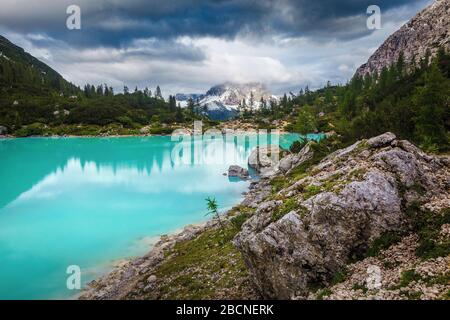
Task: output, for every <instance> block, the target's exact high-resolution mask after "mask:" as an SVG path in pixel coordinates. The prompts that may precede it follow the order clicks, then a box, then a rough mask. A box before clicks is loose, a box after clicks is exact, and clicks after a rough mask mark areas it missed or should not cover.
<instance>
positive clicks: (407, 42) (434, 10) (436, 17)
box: [356, 0, 450, 75]
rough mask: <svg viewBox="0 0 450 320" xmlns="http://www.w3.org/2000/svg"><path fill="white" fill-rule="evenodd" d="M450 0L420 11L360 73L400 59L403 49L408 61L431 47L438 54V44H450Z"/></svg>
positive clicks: (374, 55) (439, 0) (385, 43)
mask: <svg viewBox="0 0 450 320" xmlns="http://www.w3.org/2000/svg"><path fill="white" fill-rule="evenodd" d="M449 17H450V0H435V1H434V3H433V4H432V5H431V6H429V7H428V8H426V9H425V10H423V11H422V12H420V13H419V14H417V15H416V16H415V17H414V18H413V19H411V21H409V22H408V23H407V24H406V25H404V26H403V27H402V28H401V29H400V30H398V31H397V32H395V33H394V34H393V35H391V36H390V37H389V38H388V39H387V40H386V41H385V42H384V43H383V45H382V46H381V47H380V48H378V50H377V51H376V52H375V53H374V54H373V55H372V56H371V57H370V58H369V60H368V62H367V63H366V64H364V65H362V66H361V67H360V68H359V69H358V71H357V72H356V74H357V75H365V74H366V73H373V72H380V71H381V70H382V69H383V67H389V66H390V65H391V64H392V63H394V62H396V61H397V60H398V58H399V55H400V53H401V52H403V54H404V58H405V61H406V62H411V61H412V59H415V62H419V60H420V59H422V58H423V57H425V54H426V51H427V49H430V50H431V54H432V55H435V54H436V52H437V50H438V48H439V47H440V46H442V47H447V48H449V47H450V18H449Z"/></svg>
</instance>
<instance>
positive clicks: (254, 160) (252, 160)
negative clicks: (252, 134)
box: [248, 145, 284, 176]
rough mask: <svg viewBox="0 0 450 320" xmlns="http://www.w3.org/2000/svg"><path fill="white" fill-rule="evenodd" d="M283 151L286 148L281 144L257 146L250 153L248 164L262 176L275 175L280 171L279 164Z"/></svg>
mask: <svg viewBox="0 0 450 320" xmlns="http://www.w3.org/2000/svg"><path fill="white" fill-rule="evenodd" d="M283 153H284V150H283V149H282V148H281V147H280V146H275V145H268V146H262V147H256V148H255V149H253V150H252V152H251V153H250V156H249V158H248V165H249V167H251V168H253V169H254V170H255V171H256V172H258V173H260V174H261V175H262V176H273V175H274V174H276V173H277V172H278V164H279V162H280V160H281V158H282V157H283Z"/></svg>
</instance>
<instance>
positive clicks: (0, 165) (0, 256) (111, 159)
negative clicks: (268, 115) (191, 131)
mask: <svg viewBox="0 0 450 320" xmlns="http://www.w3.org/2000/svg"><path fill="white" fill-rule="evenodd" d="M272 138H274V137H272ZM277 138H278V137H277ZM312 138H319V136H312ZM296 139H298V136H297V135H292V134H289V135H282V136H280V137H279V141H280V145H281V146H282V147H284V148H287V147H289V146H290V144H291V143H292V142H293V141H295V140H296ZM269 140H270V139H269ZM269 142H270V141H269ZM265 143H266V142H260V144H265ZM186 144H188V145H189V146H190V150H191V149H192V150H194V149H195V148H196V147H201V148H200V149H199V150H201V151H200V155H201V156H202V159H203V162H201V161H200V162H199V161H197V160H196V159H195V157H196V155H198V154H196V153H195V152H192V154H187V153H186V152H185V151H180V146H185V147H186ZM253 147H254V145H252V143H251V142H248V141H247V142H245V141H244V142H242V141H241V142H239V141H227V142H226V143H224V142H223V141H222V140H221V139H214V140H208V141H196V142H193V143H190V142H186V141H184V142H183V141H181V142H180V141H171V137H122V138H27V139H1V140H0V183H1V187H0V188H1V189H0V190H1V192H0V299H70V298H71V297H74V296H75V295H76V294H77V293H78V291H77V290H69V289H67V287H66V280H67V277H68V276H69V275H68V274H67V273H66V270H67V267H68V266H70V265H78V266H80V268H81V271H82V284H83V285H85V284H86V283H87V282H89V281H91V280H93V279H94V278H96V277H98V276H101V275H102V274H104V273H105V272H108V271H109V270H111V267H112V265H113V263H114V262H115V261H117V260H119V259H124V258H130V257H134V256H138V255H142V254H144V253H146V252H147V251H148V250H149V249H150V248H151V245H152V243H154V242H155V241H156V239H157V238H158V236H160V235H162V234H167V233H170V232H174V231H177V230H179V229H181V228H182V227H183V226H185V225H187V224H193V223H200V222H203V221H205V220H207V219H209V217H207V216H205V214H206V212H207V210H206V208H205V198H207V197H215V198H216V199H217V201H218V203H219V206H220V209H221V211H224V210H226V209H228V208H230V207H232V206H233V205H235V204H237V203H238V202H239V201H240V200H241V199H242V197H243V196H242V192H244V191H246V189H247V187H248V185H249V182H248V181H236V180H230V179H229V178H228V177H227V176H224V175H223V173H224V172H227V169H228V167H229V166H230V165H232V164H237V165H241V166H244V167H246V166H247V158H248V156H249V154H250V152H251V149H252V148H253Z"/></svg>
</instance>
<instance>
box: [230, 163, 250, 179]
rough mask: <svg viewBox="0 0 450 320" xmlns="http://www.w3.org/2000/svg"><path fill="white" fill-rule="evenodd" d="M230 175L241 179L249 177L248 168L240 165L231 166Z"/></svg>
mask: <svg viewBox="0 0 450 320" xmlns="http://www.w3.org/2000/svg"><path fill="white" fill-rule="evenodd" d="M228 176H229V177H236V178H240V179H248V177H249V173H248V170H247V169H244V168H242V167H240V166H236V165H233V166H230V168H228Z"/></svg>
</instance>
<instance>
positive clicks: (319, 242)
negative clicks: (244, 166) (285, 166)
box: [234, 133, 450, 299]
mask: <svg viewBox="0 0 450 320" xmlns="http://www.w3.org/2000/svg"><path fill="white" fill-rule="evenodd" d="M301 164H302V163H298V164H297V166H298V165H301ZM449 169H450V167H449V159H448V158H446V157H436V156H430V155H427V154H425V153H423V152H422V151H421V150H420V149H418V148H416V147H415V146H414V145H412V144H411V143H409V142H407V141H401V140H397V139H396V137H395V135H393V134H391V133H387V134H384V135H382V136H379V137H375V138H372V139H369V140H363V141H358V142H357V143H355V144H353V145H352V146H350V147H348V148H346V149H343V150H339V151H337V152H335V153H333V154H331V155H329V156H328V157H326V158H325V159H324V160H322V161H321V162H320V163H319V164H317V165H316V166H312V167H310V168H309V169H308V170H307V171H306V172H305V173H304V174H303V176H300V179H296V178H294V179H288V178H286V177H285V176H279V177H275V178H272V183H273V181H277V183H278V184H280V179H285V181H284V184H283V188H282V190H281V191H279V192H277V193H275V194H273V195H272V196H269V197H267V198H266V199H265V200H264V201H263V202H262V203H259V204H257V208H256V213H255V214H254V215H253V216H252V217H251V218H250V219H249V220H248V221H247V222H246V223H245V224H244V225H243V227H242V231H241V232H240V233H239V234H238V235H237V236H236V238H235V240H234V243H235V244H236V246H237V247H238V248H239V250H240V251H241V252H242V254H243V257H244V260H245V262H246V265H247V266H248V268H249V270H250V274H251V276H252V278H253V281H254V283H255V285H256V287H257V289H258V291H259V293H260V294H261V295H262V296H263V297H264V298H276V299H296V298H306V297H308V295H309V294H310V292H311V290H312V288H314V287H326V286H328V285H330V284H332V283H333V277H334V275H336V274H339V273H340V272H342V271H343V270H344V269H345V268H346V266H347V265H348V264H349V263H350V262H352V261H355V260H358V259H363V258H364V257H366V256H367V255H368V253H369V252H371V248H372V246H373V244H374V243H375V244H376V243H377V241H378V242H379V241H381V240H380V239H384V238H383V237H387V235H389V237H390V238H395V239H397V238H401V237H402V236H403V235H405V236H406V235H407V234H409V232H411V230H414V228H416V227H417V224H418V222H417V215H418V217H419V218H420V219H421V218H422V217H423V216H427V217H428V216H429V217H430V219H431V220H433V219H436V220H437V221H441V222H442V221H447V220H448V218H449V215H448V211H446V213H442V212H443V210H448V208H450V198H449V193H448V190H449V182H450V181H449V177H450V171H449ZM433 212H434V213H433ZM422 215H423V216H422ZM433 221H434V220H433ZM447 223H448V222H447ZM419 224H420V223H419ZM437 224H439V223H437ZM443 224H444V222H442V223H441V224H439V225H436V226H435V228H436V230H437V229H440V228H441V227H442V225H443ZM438 231H439V230H438ZM438 231H436V232H438ZM435 240H436V239H432V240H430V239H429V241H431V242H430V243H433V244H432V245H431V246H430V247H429V248H428V249H430V248H431V247H433V248H439V249H436V250H437V251H439V253H436V252H431V253H430V252H427V253H426V254H425V255H426V256H427V257H431V256H432V257H437V256H440V255H442V256H444V258H445V257H446V255H448V254H449V252H448V251H449V249H450V248H449V239H448V238H446V239H445V240H443V241H444V242H443V243H441V244H437V243H434V242H433V241H435ZM427 241H428V240H427ZM389 244H392V243H389ZM428 249H427V250H428ZM441 249H442V250H441ZM430 250H431V251H433V250H434V249H430ZM372 251H373V250H372ZM422 254H424V253H423V252H422ZM444 263H445V261H444Z"/></svg>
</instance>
